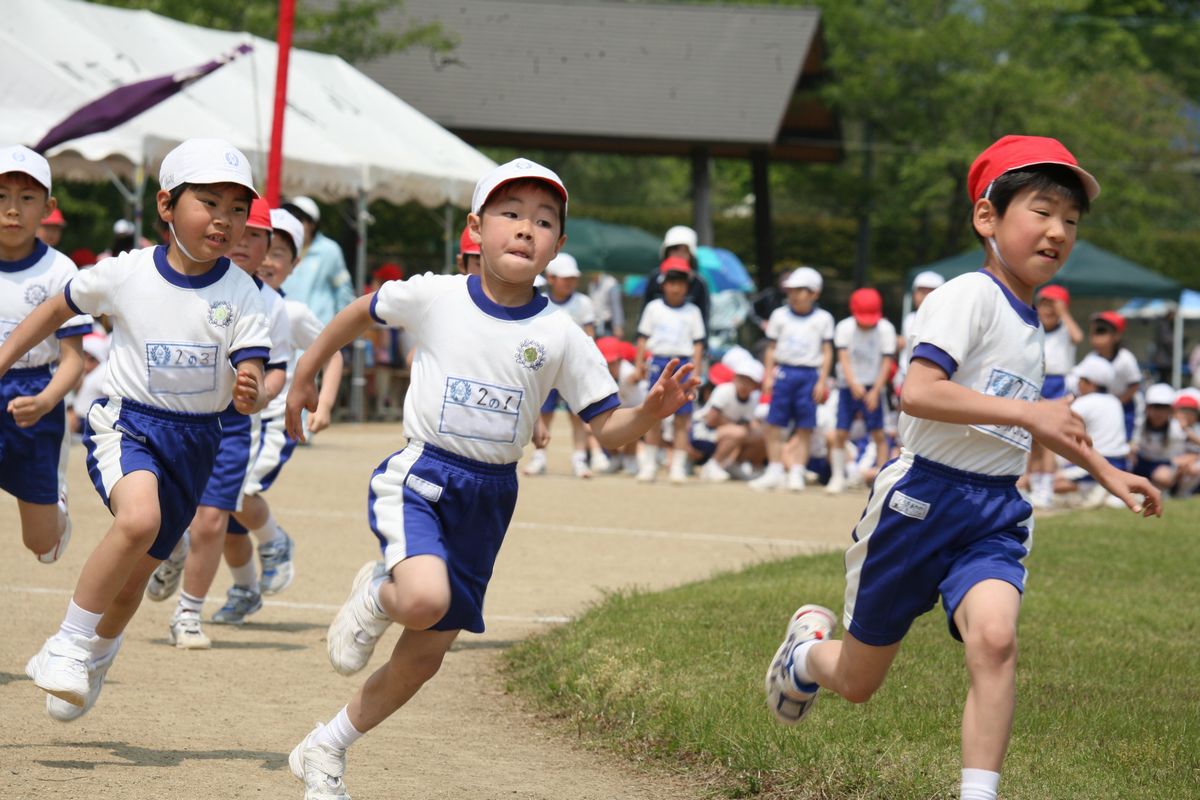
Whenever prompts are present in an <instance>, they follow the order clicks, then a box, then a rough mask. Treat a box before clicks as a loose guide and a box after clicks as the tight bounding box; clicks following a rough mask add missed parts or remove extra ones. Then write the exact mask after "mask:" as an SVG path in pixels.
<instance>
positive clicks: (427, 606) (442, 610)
mask: <svg viewBox="0 0 1200 800" xmlns="http://www.w3.org/2000/svg"><path fill="white" fill-rule="evenodd" d="M381 599H382V598H381ZM384 605H385V608H384V610H385V611H387V612H388V616H390V617H391V618H392V619H393V620H395V621H396V622H398V623H400V624H401V625H403V626H404V627H406V628H412V629H414V630H425V629H427V628H431V627H433V626H434V625H436V624H437V622H438V620H440V619H441V618H442V617H444V616H446V612H447V611H449V610H450V597H449V596H448V595H447V594H444V593H442V592H436V591H411V592H403V593H399V592H398V593H396V594H395V595H394V596H393V597H392V598H390V602H387V601H385V604H384ZM434 671H435V672H436V671H437V670H436V669H435V670H434Z"/></svg>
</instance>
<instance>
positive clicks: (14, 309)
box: [0, 239, 92, 369]
mask: <svg viewBox="0 0 1200 800" xmlns="http://www.w3.org/2000/svg"><path fill="white" fill-rule="evenodd" d="M77 272H78V270H77V269H76V268H75V263H74V262H73V261H71V259H69V258H67V257H66V256H64V255H63V254H62V253H60V252H58V251H57V250H55V249H54V248H53V247H50V246H49V245H47V244H46V243H45V242H43V241H41V240H40V239H39V240H37V241H36V242H35V244H34V247H33V252H32V253H30V254H29V255H28V256H26V257H25V258H22V259H20V260H19V261H0V341H3V340H5V339H7V338H8V336H9V334H11V333H12V332H13V329H14V328H16V327H17V325H19V324H20V323H21V320H23V319H25V318H26V317H28V316H29V315H30V314H31V313H33V310H34V309H35V308H37V307H38V306H39V305H41V304H42V303H43V302H44V301H46V300H48V299H50V298H51V297H53V296H54V295H56V294H61V293H62V290H63V288H64V287H65V286H66V285H67V284H68V283H70V281H71V279H72V278H74V277H75V274H76V273H77ZM91 332H92V318H91V317H89V316H87V315H86V314H80V315H78V316H74V317H71V318H70V319H69V320H67V321H66V322H64V323H63V324H62V325H60V326H59V328H58V330H56V331H55V332H54V334H53V335H52V336H47V337H46V338H45V339H43V340H42V341H40V342H38V343H37V344H35V345H34V346H33V347H32V348H31V349H30V350H29V352H28V353H26V354H25V355H23V356H21V357H20V358H19V359H17V361H16V363H14V364H13V365H12V368H13V369H31V368H33V367H44V366H47V365H49V364H57V363H58V359H59V356H60V354H61V349H60V348H59V344H58V340H59V339H66V338H67V337H69V336H83V335H85V334H88V333H91Z"/></svg>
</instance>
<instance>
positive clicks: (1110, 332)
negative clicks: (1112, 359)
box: [1088, 322, 1120, 355]
mask: <svg viewBox="0 0 1200 800" xmlns="http://www.w3.org/2000/svg"><path fill="white" fill-rule="evenodd" d="M1088 338H1089V341H1090V342H1091V345H1092V349H1093V350H1095V351H1096V352H1097V353H1104V354H1106V355H1111V354H1112V353H1113V352H1114V351H1115V350H1116V349H1117V345H1118V344H1119V343H1120V339H1118V338H1117V331H1116V329H1115V328H1114V327H1113V326H1111V325H1109V324H1107V323H1103V322H1094V323H1092V328H1091V331H1090V333H1089V337H1088Z"/></svg>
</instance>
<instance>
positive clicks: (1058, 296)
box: [1038, 283, 1071, 305]
mask: <svg viewBox="0 0 1200 800" xmlns="http://www.w3.org/2000/svg"><path fill="white" fill-rule="evenodd" d="M1038 300H1062V301H1063V303H1064V304H1066V305H1070V304H1071V293H1070V292H1068V291H1067V287H1065V286H1059V285H1058V284H1057V283H1051V284H1047V285H1046V286H1043V287H1042V288H1041V289H1038Z"/></svg>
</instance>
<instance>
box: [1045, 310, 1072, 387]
mask: <svg viewBox="0 0 1200 800" xmlns="http://www.w3.org/2000/svg"><path fill="white" fill-rule="evenodd" d="M1042 330H1043V331H1044V332H1045V336H1046V345H1045V351H1046V374H1047V375H1062V376H1064V377H1065V376H1066V375H1067V374H1068V373H1069V372H1070V371H1071V368H1072V367H1074V366H1075V343H1074V342H1072V341H1071V334H1070V333H1069V332H1068V331H1067V326H1066V325H1065V324H1064V323H1062V322H1060V323H1058V327H1057V328H1055V329H1054V330H1052V331H1047V330H1045V328H1043V329H1042Z"/></svg>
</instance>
